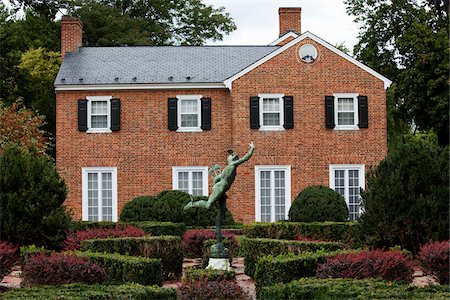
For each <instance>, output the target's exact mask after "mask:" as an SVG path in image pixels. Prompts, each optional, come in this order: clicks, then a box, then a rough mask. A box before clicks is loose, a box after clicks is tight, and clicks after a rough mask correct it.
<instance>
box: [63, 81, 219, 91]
mask: <svg viewBox="0 0 450 300" xmlns="http://www.w3.org/2000/svg"><path fill="white" fill-rule="evenodd" d="M184 89H186V90H189V89H226V86H225V85H224V84H223V83H222V82H214V83H188V84H186V83H171V84H164V83H154V84H141V83H125V84H84V85H83V84H63V85H62V84H55V91H57V92H58V91H102V90H184Z"/></svg>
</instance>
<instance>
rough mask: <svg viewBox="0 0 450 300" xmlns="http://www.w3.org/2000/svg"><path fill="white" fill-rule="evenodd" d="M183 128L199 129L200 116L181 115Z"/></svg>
mask: <svg viewBox="0 0 450 300" xmlns="http://www.w3.org/2000/svg"><path fill="white" fill-rule="evenodd" d="M181 127H198V115H197V114H195V115H194V114H182V115H181Z"/></svg>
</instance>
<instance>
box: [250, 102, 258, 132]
mask: <svg viewBox="0 0 450 300" xmlns="http://www.w3.org/2000/svg"><path fill="white" fill-rule="evenodd" d="M259 127H260V125H259V97H258V96H251V97H250V128H251V129H258V128H259Z"/></svg>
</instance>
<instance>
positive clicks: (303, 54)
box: [298, 44, 317, 63]
mask: <svg viewBox="0 0 450 300" xmlns="http://www.w3.org/2000/svg"><path fill="white" fill-rule="evenodd" d="M298 52H299V55H300V58H301V60H303V61H304V62H306V63H312V62H313V61H315V60H316V58H317V49H316V47H314V46H313V45H311V44H305V45H303V46H301V47H300V50H299V51H298Z"/></svg>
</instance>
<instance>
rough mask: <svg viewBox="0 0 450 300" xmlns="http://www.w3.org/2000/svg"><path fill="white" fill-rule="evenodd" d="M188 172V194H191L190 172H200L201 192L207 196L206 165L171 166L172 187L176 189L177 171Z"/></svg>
mask: <svg viewBox="0 0 450 300" xmlns="http://www.w3.org/2000/svg"><path fill="white" fill-rule="evenodd" d="M179 172H188V173H189V175H188V176H189V177H188V182H189V187H188V189H189V194H191V195H192V172H202V175H203V176H202V180H203V192H202V196H208V167H192V166H191V167H172V189H173V190H178V173H179Z"/></svg>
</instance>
